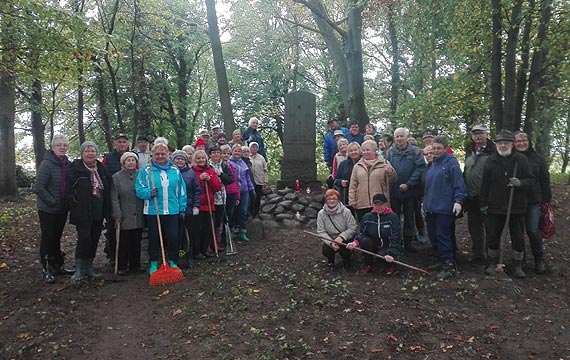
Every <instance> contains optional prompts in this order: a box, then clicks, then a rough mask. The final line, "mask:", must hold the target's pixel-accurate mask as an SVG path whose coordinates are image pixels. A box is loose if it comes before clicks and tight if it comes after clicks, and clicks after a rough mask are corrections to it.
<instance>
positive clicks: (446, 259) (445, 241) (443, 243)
mask: <svg viewBox="0 0 570 360" xmlns="http://www.w3.org/2000/svg"><path fill="white" fill-rule="evenodd" d="M454 221H455V217H454V216H453V215H444V214H435V213H429V212H428V213H426V223H427V231H428V236H429V238H430V240H431V241H434V242H435V246H436V248H437V255H438V257H439V259H440V261H441V262H442V263H443V264H450V263H453V262H454V261H455V256H454V251H453V242H452V241H451V225H452V223H453V222H454Z"/></svg>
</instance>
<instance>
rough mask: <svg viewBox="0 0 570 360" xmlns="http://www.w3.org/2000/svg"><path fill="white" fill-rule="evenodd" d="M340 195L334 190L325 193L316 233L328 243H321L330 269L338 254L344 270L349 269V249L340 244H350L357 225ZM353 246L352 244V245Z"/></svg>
mask: <svg viewBox="0 0 570 360" xmlns="http://www.w3.org/2000/svg"><path fill="white" fill-rule="evenodd" d="M339 200H340V194H339V193H338V191H336V190H334V189H330V190H327V192H326V193H325V205H324V206H323V208H322V209H321V210H320V211H319V214H318V215H317V233H318V234H319V235H320V236H321V237H322V238H325V239H329V240H330V242H326V243H323V255H324V256H325V257H326V258H327V260H328V265H329V266H330V267H333V266H334V261H335V256H336V254H337V253H339V254H340V256H341V258H342V262H343V264H344V267H345V268H349V267H350V264H351V257H352V251H351V250H352V248H353V247H354V246H352V247H351V248H350V249H349V248H348V247H345V246H343V245H340V244H349V243H352V239H353V238H354V235H356V230H357V228H358V224H357V223H356V220H354V217H353V216H352V213H351V212H350V210H348V209H347V208H346V207H345V206H344V205H343V204H342V203H341V202H340V201H339ZM353 245H354V244H353Z"/></svg>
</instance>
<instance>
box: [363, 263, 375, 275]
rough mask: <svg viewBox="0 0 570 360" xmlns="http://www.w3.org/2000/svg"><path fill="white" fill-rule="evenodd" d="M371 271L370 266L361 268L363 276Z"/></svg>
mask: <svg viewBox="0 0 570 360" xmlns="http://www.w3.org/2000/svg"><path fill="white" fill-rule="evenodd" d="M372 270H373V268H372V265H364V266H363V267H362V272H363V273H365V274H368V273H371V272H372Z"/></svg>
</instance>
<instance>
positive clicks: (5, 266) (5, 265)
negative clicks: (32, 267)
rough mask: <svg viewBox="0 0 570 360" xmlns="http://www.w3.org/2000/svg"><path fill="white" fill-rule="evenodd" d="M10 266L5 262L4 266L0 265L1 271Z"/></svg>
mask: <svg viewBox="0 0 570 360" xmlns="http://www.w3.org/2000/svg"><path fill="white" fill-rule="evenodd" d="M7 267H8V264H6V263H5V262H3V263H2V264H0V269H4V268H7Z"/></svg>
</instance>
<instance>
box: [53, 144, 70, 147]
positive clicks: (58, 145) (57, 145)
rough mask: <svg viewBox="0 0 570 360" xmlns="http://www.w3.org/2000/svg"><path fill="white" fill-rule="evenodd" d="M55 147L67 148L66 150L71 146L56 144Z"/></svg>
mask: <svg viewBox="0 0 570 360" xmlns="http://www.w3.org/2000/svg"><path fill="white" fill-rule="evenodd" d="M53 146H55V147H65V148H66V147H68V146H69V145H67V144H54V145H53Z"/></svg>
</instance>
